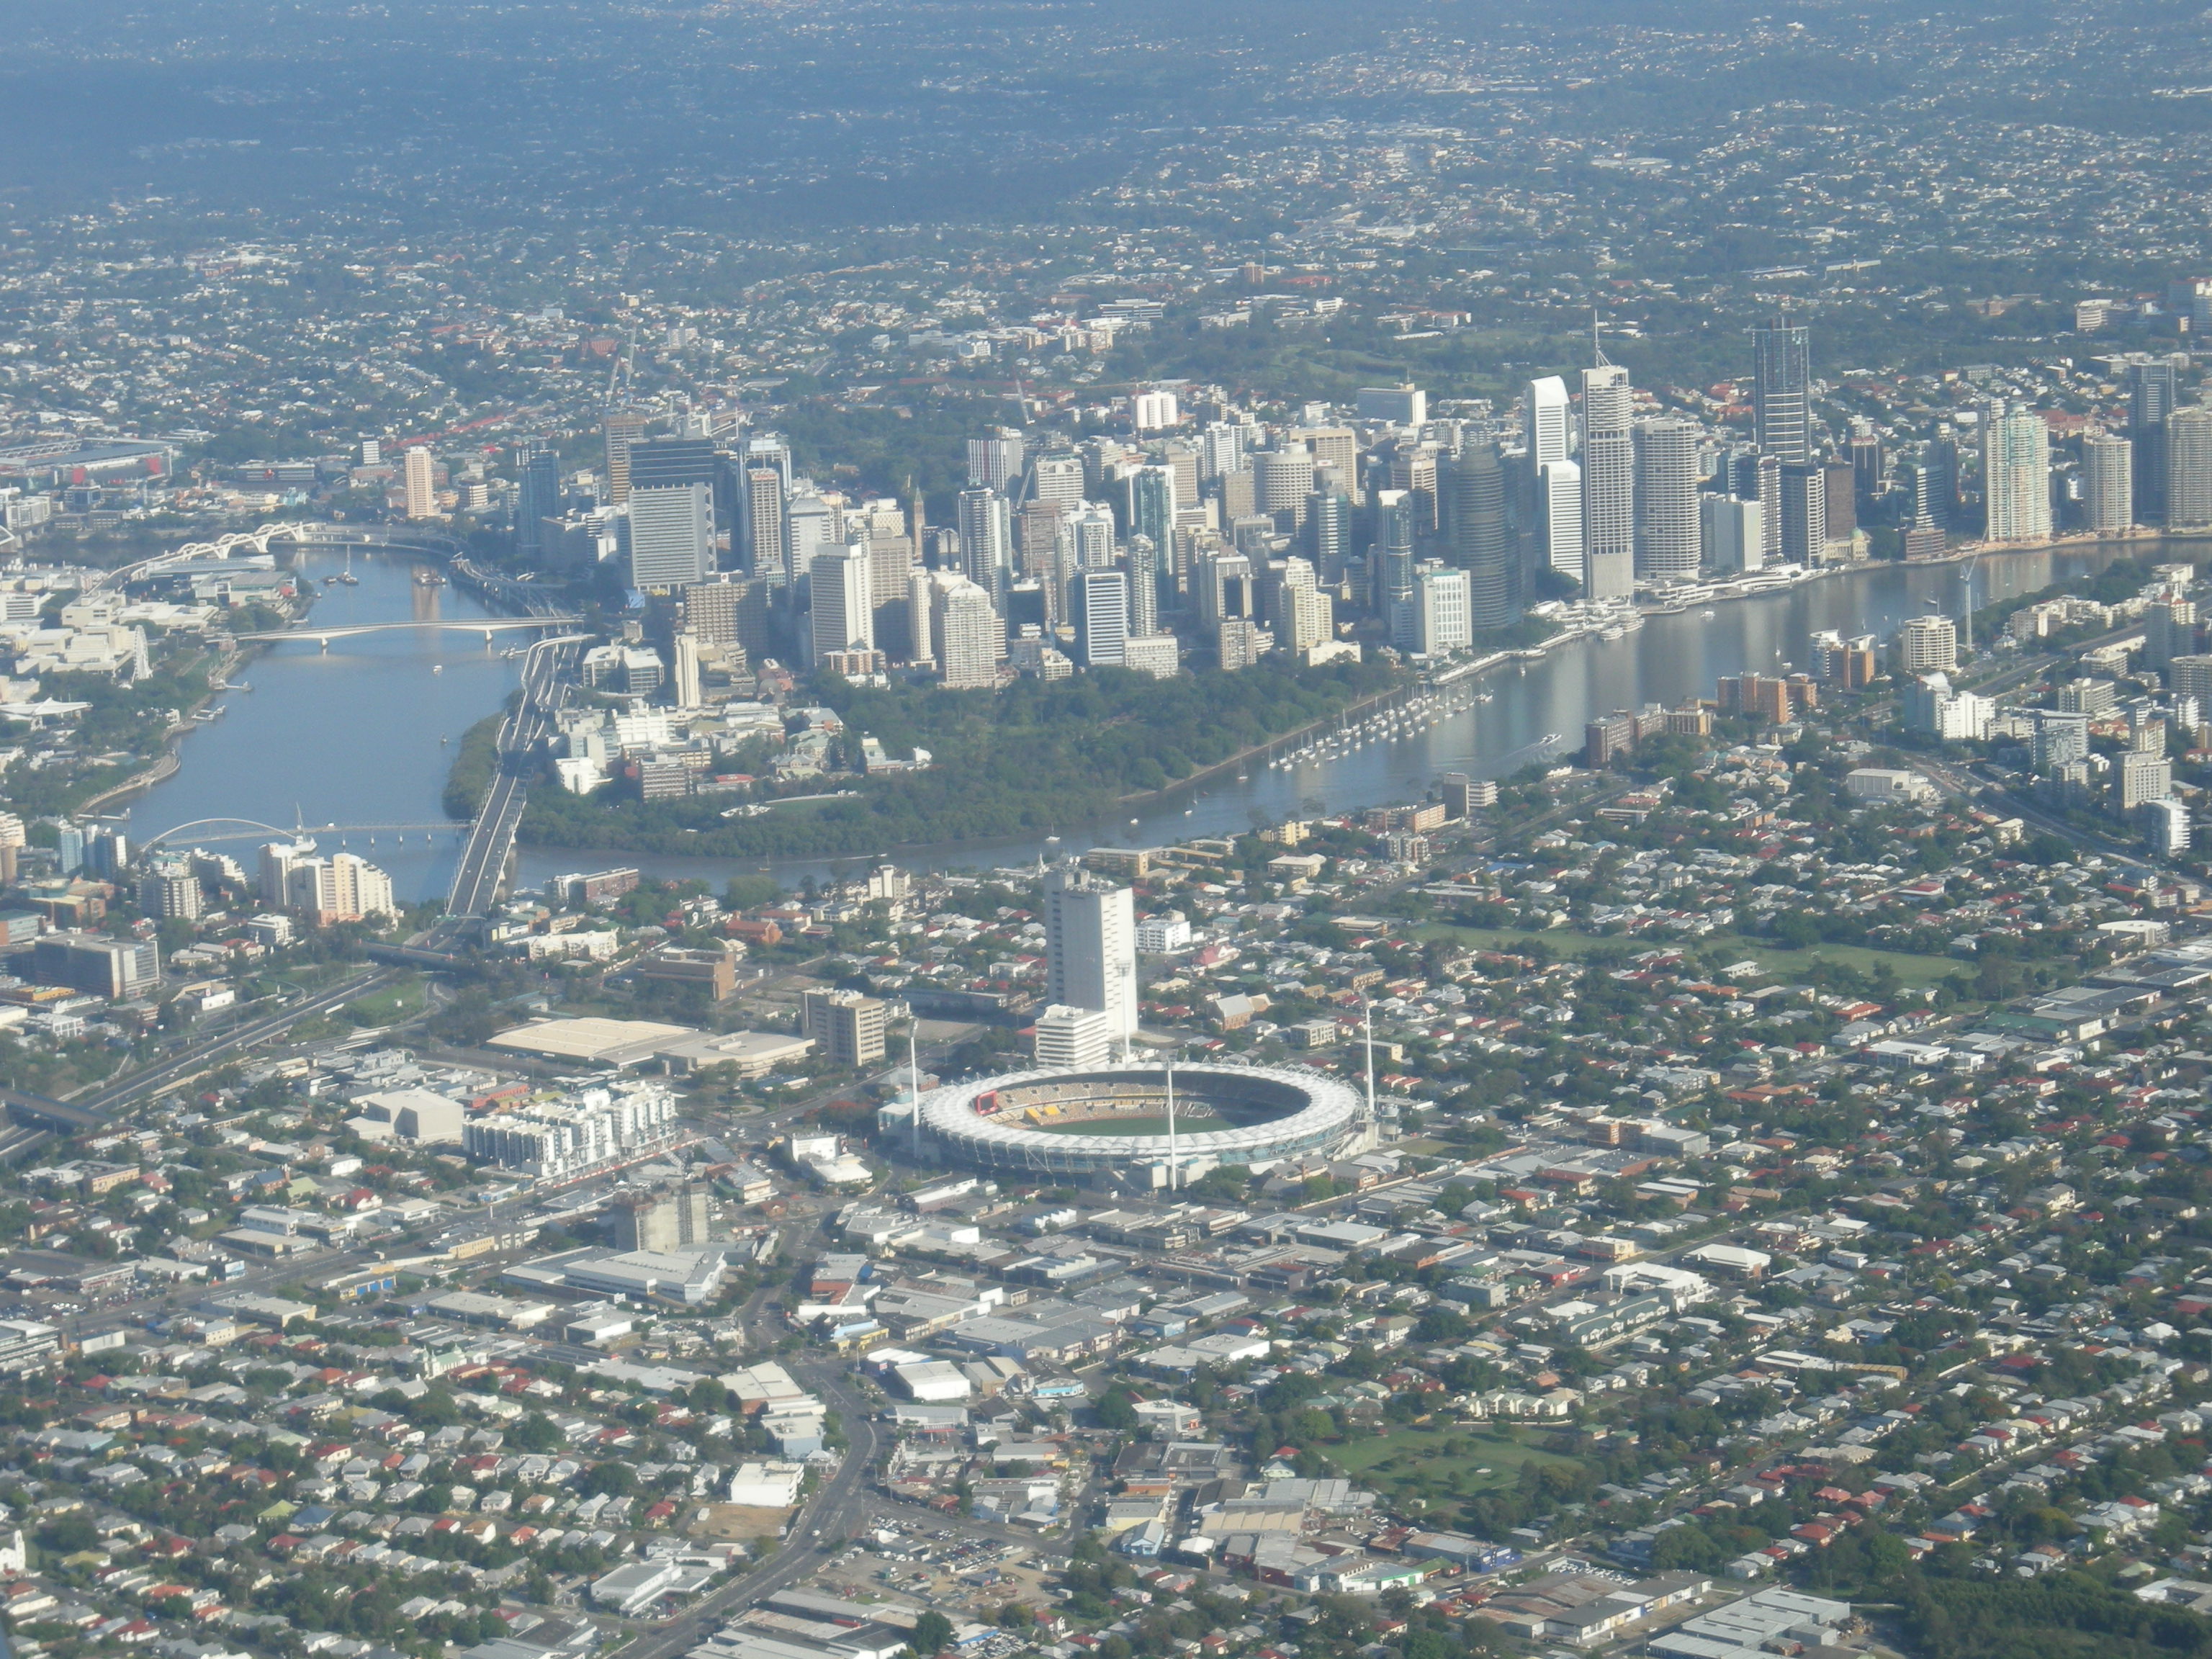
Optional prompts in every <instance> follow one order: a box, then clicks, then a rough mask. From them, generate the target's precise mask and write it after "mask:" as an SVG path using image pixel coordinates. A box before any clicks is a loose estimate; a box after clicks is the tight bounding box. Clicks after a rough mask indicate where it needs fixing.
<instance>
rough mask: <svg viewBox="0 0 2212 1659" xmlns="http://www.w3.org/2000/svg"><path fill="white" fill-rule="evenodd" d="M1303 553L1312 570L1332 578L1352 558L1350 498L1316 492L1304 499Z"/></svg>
mask: <svg viewBox="0 0 2212 1659" xmlns="http://www.w3.org/2000/svg"><path fill="white" fill-rule="evenodd" d="M1306 550H1307V553H1308V555H1309V556H1310V557H1311V558H1312V560H1313V563H1314V568H1315V569H1316V570H1318V571H1320V572H1322V574H1325V575H1328V576H1329V577H1331V578H1334V577H1335V576H1337V575H1339V574H1341V573H1342V571H1343V569H1344V562H1345V561H1346V559H1348V558H1350V557H1351V556H1352V497H1350V496H1349V495H1345V494H1343V493H1342V492H1341V491H1340V490H1334V489H1329V490H1322V489H1316V490H1315V491H1314V492H1313V493H1312V494H1311V495H1309V496H1308V497H1307V498H1306Z"/></svg>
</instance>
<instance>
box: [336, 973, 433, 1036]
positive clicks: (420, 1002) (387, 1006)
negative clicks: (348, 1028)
mask: <svg viewBox="0 0 2212 1659" xmlns="http://www.w3.org/2000/svg"><path fill="white" fill-rule="evenodd" d="M425 1006H427V1004H426V1002H425V999H424V995H423V981H422V975H419V974H410V975H408V977H407V978H405V979H404V980H402V981H400V982H399V983H398V984H397V985H392V986H387V987H386V988H385V989H383V990H381V991H379V992H377V993H376V994H375V995H374V996H366V997H362V998H361V999H360V1000H357V1001H354V1002H349V1003H347V1004H346V1005H345V1006H344V1008H343V1010H341V1012H343V1014H344V1016H345V1017H346V1018H348V1019H349V1020H351V1021H353V1023H354V1024H356V1025H390V1024H395V1023H396V1022H398V1021H399V1020H403V1019H405V1018H407V1017H408V1016H409V1015H410V1014H419V1013H421V1012H422V1010H423V1008H424V1007H425Z"/></svg>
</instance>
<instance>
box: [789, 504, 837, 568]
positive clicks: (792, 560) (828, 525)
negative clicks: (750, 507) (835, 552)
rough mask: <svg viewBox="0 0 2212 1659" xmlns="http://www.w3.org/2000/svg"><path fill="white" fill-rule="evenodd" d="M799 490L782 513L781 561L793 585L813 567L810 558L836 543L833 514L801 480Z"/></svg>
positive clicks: (812, 560) (812, 558) (812, 561)
mask: <svg viewBox="0 0 2212 1659" xmlns="http://www.w3.org/2000/svg"><path fill="white" fill-rule="evenodd" d="M801 484H802V488H801V489H800V490H799V493H798V494H797V495H793V496H792V497H791V499H790V501H788V502H787V504H786V506H785V507H784V510H783V562H784V567H785V568H787V569H788V570H789V571H790V572H791V580H792V581H793V583H794V584H795V583H797V582H798V580H799V578H801V577H802V576H804V575H805V574H806V573H807V572H808V571H810V570H811V569H812V568H814V556H815V555H816V554H817V553H819V552H822V551H823V550H825V549H827V548H829V547H830V546H833V545H835V544H837V542H838V540H839V538H837V536H836V534H835V533H834V532H835V531H836V514H835V513H832V512H831V511H830V507H829V502H827V501H823V499H822V497H821V496H820V495H817V494H816V493H815V491H814V487H813V486H812V485H811V484H809V483H805V481H804V480H801Z"/></svg>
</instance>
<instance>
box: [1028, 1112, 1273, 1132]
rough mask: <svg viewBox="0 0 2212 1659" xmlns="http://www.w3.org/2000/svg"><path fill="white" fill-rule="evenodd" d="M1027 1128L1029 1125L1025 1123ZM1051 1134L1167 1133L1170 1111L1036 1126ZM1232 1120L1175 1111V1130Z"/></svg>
mask: <svg viewBox="0 0 2212 1659" xmlns="http://www.w3.org/2000/svg"><path fill="white" fill-rule="evenodd" d="M1023 1127H1024V1128H1026V1127H1030V1126H1029V1125H1026V1124H1024V1126H1023ZM1036 1127H1037V1128H1040V1129H1042V1130H1043V1131H1044V1132H1045V1133H1047V1134H1048V1135H1159V1136H1161V1137H1163V1138H1164V1137H1165V1136H1166V1134H1167V1132H1168V1120H1167V1114H1166V1113H1164V1112H1163V1113H1162V1114H1160V1115H1159V1116H1158V1117H1143V1116H1139V1115H1136V1114H1134V1113H1132V1114H1130V1115H1127V1116H1126V1117H1094V1118H1090V1119H1087V1120H1086V1121H1084V1122H1081V1123H1040V1124H1037V1125H1036ZM1228 1127H1231V1126H1230V1122H1229V1120H1228V1119H1227V1118H1225V1117H1221V1116H1218V1115H1216V1114H1214V1113H1212V1112H1210V1111H1194V1112H1183V1111H1178V1112H1177V1113H1176V1133H1177V1134H1179V1135H1195V1134H1205V1133H1208V1132H1209V1131H1211V1130H1214V1129H1226V1128H1228Z"/></svg>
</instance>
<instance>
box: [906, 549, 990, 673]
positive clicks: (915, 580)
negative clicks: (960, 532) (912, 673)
mask: <svg viewBox="0 0 2212 1659" xmlns="http://www.w3.org/2000/svg"><path fill="white" fill-rule="evenodd" d="M911 584H912V586H911V592H912V595H913V600H912V605H911V607H910V609H909V612H908V616H909V622H910V626H911V627H912V629H913V630H914V654H915V659H916V660H917V661H920V660H923V659H934V660H935V662H936V664H937V670H938V678H939V684H941V685H943V686H944V687H945V690H948V691H972V690H987V689H989V688H990V687H992V686H994V685H996V684H998V680H999V660H1000V658H1001V657H1003V656H1004V655H1005V654H1006V627H1005V625H1004V623H1001V622H1000V619H999V614H998V612H997V611H994V610H993V609H992V608H991V597H990V595H989V594H987V593H986V592H984V591H983V590H982V589H981V588H980V587H978V586H975V583H973V582H971V581H969V580H968V579H967V578H966V577H965V576H963V575H961V574H958V573H957V572H955V571H951V570H917V571H915V573H914V575H913V577H912V579H911Z"/></svg>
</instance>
